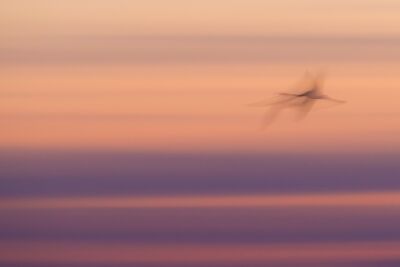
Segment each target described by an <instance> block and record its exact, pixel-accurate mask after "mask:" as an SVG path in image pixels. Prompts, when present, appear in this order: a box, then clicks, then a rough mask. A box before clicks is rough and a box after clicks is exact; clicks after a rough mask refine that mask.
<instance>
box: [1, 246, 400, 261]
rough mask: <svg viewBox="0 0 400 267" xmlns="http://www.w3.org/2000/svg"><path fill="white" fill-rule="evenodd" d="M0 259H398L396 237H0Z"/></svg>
mask: <svg viewBox="0 0 400 267" xmlns="http://www.w3.org/2000/svg"><path fill="white" fill-rule="evenodd" d="M0 248H1V251H2V254H1V255H0V261H3V262H18V263H26V262H31V263H165V262H167V263H169V264H171V263H181V264H182V263H186V264H193V263H203V264H212V263H214V264H215V263H230V262H236V263H237V262H242V263H259V262H263V263H264V264H272V263H299V262H300V263H308V262H309V263H327V262H337V263H340V262H346V261H350V262H351V261H361V262H363V261H374V260H375V261H376V260H392V261H393V260H400V244H399V243H396V242H375V243H368V242H366V243H346V244H340V243H333V244H312V245H306V244H303V245H290V244H289V245H277V246H260V245H258V246H257V245H236V246H235V245H225V246H218V245H208V246H199V245H190V244H187V245H184V246H160V245H158V246H157V245H156V244H155V245H150V246H143V245H141V246H132V245H130V246H129V245H128V246H127V245H112V246H110V245H106V244H101V243H96V244H93V243H92V244H90V243H76V242H75V243H65V242H64V243H61V242H58V243H46V242H25V243H18V242H7V243H0Z"/></svg>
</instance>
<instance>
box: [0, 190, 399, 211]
mask: <svg viewBox="0 0 400 267" xmlns="http://www.w3.org/2000/svg"><path fill="white" fill-rule="evenodd" d="M340 206H344V207H349V206H350V207H351V206H354V207H363V206H365V207H375V206H382V207H385V206H386V207H394V206H395V207H400V192H386V193H361V194H360V193H359V194H354V193H353V194H308V195H282V196H279V195H276V196H268V195H251V196H186V197H185V196H177V197H175V196H169V197H102V198H96V197H75V198H27V199H24V198H22V199H7V198H3V199H1V203H0V209H98V208H100V209H101V208H113V209H115V208H156V209H157V208H245V207H249V208H254V207H340Z"/></svg>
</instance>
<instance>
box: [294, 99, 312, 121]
mask: <svg viewBox="0 0 400 267" xmlns="http://www.w3.org/2000/svg"><path fill="white" fill-rule="evenodd" d="M315 101H316V100H315V99H310V98H306V99H305V100H304V101H303V102H302V103H300V104H299V105H300V106H299V113H298V116H297V119H298V120H301V119H304V118H305V117H306V116H307V115H308V113H310V111H311V109H312V108H313V106H314V104H315Z"/></svg>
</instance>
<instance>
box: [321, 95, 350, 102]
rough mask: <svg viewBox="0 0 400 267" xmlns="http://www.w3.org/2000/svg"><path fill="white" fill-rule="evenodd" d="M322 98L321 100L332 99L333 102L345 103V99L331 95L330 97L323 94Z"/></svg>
mask: <svg viewBox="0 0 400 267" xmlns="http://www.w3.org/2000/svg"><path fill="white" fill-rule="evenodd" d="M322 99H323V100H328V101H332V102H335V103H338V104H344V103H346V101H344V100H340V99H335V98H332V97H330V96H324V97H323V98H322Z"/></svg>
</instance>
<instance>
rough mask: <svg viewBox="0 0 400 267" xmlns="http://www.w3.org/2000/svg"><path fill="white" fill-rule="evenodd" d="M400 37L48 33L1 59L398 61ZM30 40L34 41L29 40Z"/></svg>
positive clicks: (11, 48) (7, 48)
mask: <svg viewBox="0 0 400 267" xmlns="http://www.w3.org/2000/svg"><path fill="white" fill-rule="evenodd" d="M399 42H400V39H398V38H390V37H389V38H387V37H386V38H385V37H364V38H363V37H360V38H354V37H336V38H335V37H307V36H305V37H301V36H299V37H287V38H285V37H274V36H272V37H268V36H140V35H139V36H130V35H122V36H118V35H110V36H107V35H103V36H91V37H90V36H43V38H40V37H32V38H31V39H28V40H26V41H25V42H20V41H15V40H14V41H13V40H9V41H7V42H5V43H3V44H2V45H1V46H0V51H1V53H0V59H1V62H2V63H1V64H3V65H4V64H85V63H89V64H91V63H95V64H102V63H117V64H147V63H151V64H155V63H167V64H171V63H235V62H238V63H244V62H249V63H267V62H268V63H271V62H275V63H282V62H303V63H305V62H310V61H311V62H313V61H316V62H324V61H326V60H329V61H331V62H337V61H342V62H343V61H345V62H351V61H362V62H365V61H393V60H398V59H399V56H398V53H397V52H396V51H397V50H396V48H397V46H398V44H399ZM27 44H29V45H27Z"/></svg>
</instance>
